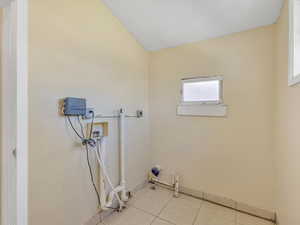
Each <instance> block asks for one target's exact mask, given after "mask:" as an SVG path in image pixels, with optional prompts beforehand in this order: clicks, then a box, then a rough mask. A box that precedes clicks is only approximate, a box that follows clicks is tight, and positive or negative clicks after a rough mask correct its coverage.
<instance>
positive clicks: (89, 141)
mask: <svg viewBox="0 0 300 225" xmlns="http://www.w3.org/2000/svg"><path fill="white" fill-rule="evenodd" d="M92 115H93V117H92V123H91V130H90V135H89V138H88V139H87V138H85V135H84V129H83V125H82V122H81V120H80V117H79V116H77V120H78V123H79V125H80V129H81V135H80V134H79V133H78V131H77V130H76V129H75V127H74V126H73V123H72V121H71V118H70V117H69V116H67V118H68V121H69V123H70V125H71V127H72V129H73V131H74V132H75V134H76V135H77V136H78V137H79V138H80V140H81V142H82V144H83V145H84V146H85V150H86V159H87V164H88V167H89V173H90V177H91V182H92V185H93V187H94V190H95V193H96V195H97V200H98V205H99V206H100V205H101V201H100V195H99V192H98V190H97V187H96V184H95V181H94V175H93V171H92V167H91V163H90V157H89V146H91V147H95V145H96V142H95V141H94V140H93V139H92V134H93V127H94V118H95V114H94V112H92Z"/></svg>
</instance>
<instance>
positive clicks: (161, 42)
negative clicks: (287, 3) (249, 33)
mask: <svg viewBox="0 0 300 225" xmlns="http://www.w3.org/2000/svg"><path fill="white" fill-rule="evenodd" d="M103 1H104V3H105V4H106V5H107V6H108V7H109V8H110V9H111V10H112V12H113V14H114V15H115V16H116V17H117V18H119V20H120V21H121V22H122V23H123V24H124V25H125V27H126V28H127V29H128V30H129V31H130V32H131V33H132V34H133V35H134V36H135V38H136V39H137V40H138V41H139V42H140V43H141V44H142V45H143V46H144V47H145V49H147V50H158V49H161V48H167V47H174V46H178V45H180V44H184V43H189V42H195V41H200V40H205V39H209V38H215V37H220V36H223V35H227V34H231V33H235V32H240V31H244V30H248V29H252V28H256V27H260V26H265V25H269V24H273V23H274V22H276V20H277V18H278V16H279V14H280V9H281V7H282V4H283V1H284V0H215V1H214V0H103Z"/></svg>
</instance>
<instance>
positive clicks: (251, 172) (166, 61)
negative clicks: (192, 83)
mask: <svg viewBox="0 0 300 225" xmlns="http://www.w3.org/2000/svg"><path fill="white" fill-rule="evenodd" d="M274 35H275V27H274V26H268V27H263V28H259V29H256V30H250V31H247V32H243V33H238V34H233V35H230V36H226V37H223V38H218V39H213V40H208V41H201V42H198V43H193V44H187V45H183V46H180V47H176V48H169V49H165V50H161V51H157V52H153V53H152V54H151V64H150V69H151V75H150V112H151V113H150V114H151V116H150V118H151V119H150V121H151V129H150V130H151V141H150V142H151V149H152V152H153V153H152V154H153V155H154V163H157V164H160V165H161V166H162V167H163V168H164V169H165V170H166V171H168V172H170V173H172V172H177V173H179V174H180V175H181V178H182V185H183V186H185V187H188V188H192V189H197V190H203V191H206V192H209V193H214V194H217V195H221V196H225V197H229V198H232V199H234V200H238V201H242V202H245V203H248V204H250V205H253V206H257V207H260V208H265V209H269V210H273V209H274V177H275V175H274V168H273V151H272V147H273V146H272V126H273V125H272V122H273V113H274V112H273V106H274V101H275V99H274V84H275V82H274V72H275V71H274V64H273V63H274V62H273V61H274V53H275V52H274V41H273V40H274V38H273V37H274ZM201 75H223V76H224V79H225V80H224V98H225V104H227V105H228V116H227V117H226V118H207V117H179V116H176V105H177V104H178V103H179V102H180V85H181V83H180V79H181V78H184V77H188V76H201Z"/></svg>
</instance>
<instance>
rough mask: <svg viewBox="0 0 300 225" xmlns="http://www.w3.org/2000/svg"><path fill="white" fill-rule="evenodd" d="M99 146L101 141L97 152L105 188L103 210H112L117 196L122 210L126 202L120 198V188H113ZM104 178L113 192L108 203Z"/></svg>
mask: <svg viewBox="0 0 300 225" xmlns="http://www.w3.org/2000/svg"><path fill="white" fill-rule="evenodd" d="M99 144H101V140H100V143H99V141H97V148H96V151H95V152H96V157H97V160H98V163H99V165H100V187H101V188H103V189H101V196H100V203H101V208H102V209H104V210H107V209H109V208H111V206H112V203H113V196H116V198H117V200H118V202H119V205H120V209H121V208H122V207H123V206H124V202H123V201H122V200H121V199H120V197H119V195H118V192H119V191H118V190H119V189H120V188H118V187H117V188H114V187H113V184H112V182H111V180H110V178H109V176H108V173H107V171H106V168H105V164H104V161H103V158H102V156H101V152H100V149H99ZM102 147H103V146H102ZM101 176H102V177H101ZM104 177H105V178H106V179H107V182H108V184H109V186H110V188H111V189H112V191H111V192H110V194H109V196H110V197H109V199H108V201H106V193H105V187H104Z"/></svg>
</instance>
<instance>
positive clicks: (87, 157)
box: [85, 145, 101, 206]
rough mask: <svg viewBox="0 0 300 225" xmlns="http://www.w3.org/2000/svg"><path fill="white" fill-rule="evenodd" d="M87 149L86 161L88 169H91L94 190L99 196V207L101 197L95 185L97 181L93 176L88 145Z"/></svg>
mask: <svg viewBox="0 0 300 225" xmlns="http://www.w3.org/2000/svg"><path fill="white" fill-rule="evenodd" d="M85 149H86V159H87V163H88V167H89V171H90V176H91V181H92V184H93V187H94V190H95V192H96V195H97V199H98V205H99V206H100V205H101V202H100V196H99V192H98V190H97V187H96V184H95V181H94V175H93V172H92V168H91V164H90V158H89V147H88V145H85Z"/></svg>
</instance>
